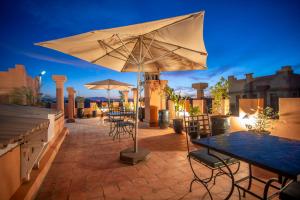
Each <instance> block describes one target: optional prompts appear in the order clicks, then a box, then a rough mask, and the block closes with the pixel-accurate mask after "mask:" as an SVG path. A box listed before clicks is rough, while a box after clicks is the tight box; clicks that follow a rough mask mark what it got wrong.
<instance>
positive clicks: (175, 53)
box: [156, 44, 197, 64]
mask: <svg viewBox="0 0 300 200" xmlns="http://www.w3.org/2000/svg"><path fill="white" fill-rule="evenodd" d="M156 45H158V46H159V47H156V48H159V49H164V50H165V48H163V47H161V46H160V45H159V44H156ZM175 51H176V50H174V51H173V52H172V53H173V54H175V55H176V56H179V57H181V58H182V59H185V60H188V61H189V62H192V63H194V64H197V62H195V61H193V60H191V59H189V58H186V57H183V56H181V55H179V54H177V53H175Z"/></svg>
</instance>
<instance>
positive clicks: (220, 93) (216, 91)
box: [210, 77, 229, 115]
mask: <svg viewBox="0 0 300 200" xmlns="http://www.w3.org/2000/svg"><path fill="white" fill-rule="evenodd" d="M228 92H229V83H228V80H226V79H225V78H224V77H221V79H220V80H219V81H218V82H217V83H216V84H215V85H214V86H212V87H211V88H210V94H211V95H212V96H213V98H214V101H213V107H212V112H213V113H217V114H219V115H220V114H221V113H222V101H223V99H228V98H229V94H228Z"/></svg>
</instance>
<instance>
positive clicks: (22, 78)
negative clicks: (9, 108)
mask: <svg viewBox="0 0 300 200" xmlns="http://www.w3.org/2000/svg"><path fill="white" fill-rule="evenodd" d="M0 80H1V81H0V102H2V103H8V102H9V97H8V96H9V94H10V93H11V92H12V91H13V90H14V88H20V87H28V88H31V89H32V91H33V92H34V95H35V91H36V90H37V87H38V84H39V83H38V80H37V79H35V78H31V77H30V76H27V73H26V70H25V67H24V65H19V64H17V65H15V68H9V69H8V71H5V72H0Z"/></svg>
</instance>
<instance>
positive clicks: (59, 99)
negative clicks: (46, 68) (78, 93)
mask: <svg viewBox="0 0 300 200" xmlns="http://www.w3.org/2000/svg"><path fill="white" fill-rule="evenodd" d="M52 79H53V80H54V81H55V83H56V109H57V110H61V111H62V112H63V113H64V110H65V109H64V82H65V81H66V80H67V77H66V76H62V75H53V76H52Z"/></svg>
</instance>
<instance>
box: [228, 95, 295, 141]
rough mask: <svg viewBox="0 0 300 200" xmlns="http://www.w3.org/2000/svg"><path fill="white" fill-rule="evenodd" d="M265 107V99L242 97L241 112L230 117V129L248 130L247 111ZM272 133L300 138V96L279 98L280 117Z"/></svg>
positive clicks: (250, 111)
mask: <svg viewBox="0 0 300 200" xmlns="http://www.w3.org/2000/svg"><path fill="white" fill-rule="evenodd" d="M258 106H260V107H263V99H240V108H239V110H240V114H239V116H238V117H235V116H231V117H230V131H231V132H234V131H239V130H247V129H246V127H245V123H247V120H248V119H246V118H245V115H246V113H253V114H254V113H255V111H256V110H257V107H258ZM270 131H271V133H272V135H275V136H279V137H284V138H290V139H297V140H300V98H280V99H279V119H276V120H273V129H271V130H270Z"/></svg>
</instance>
